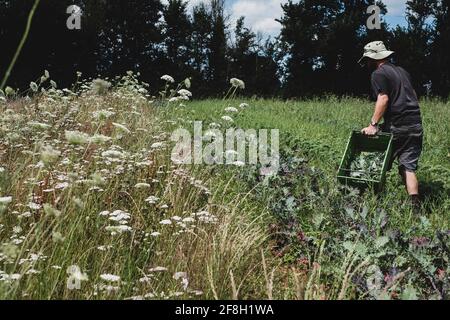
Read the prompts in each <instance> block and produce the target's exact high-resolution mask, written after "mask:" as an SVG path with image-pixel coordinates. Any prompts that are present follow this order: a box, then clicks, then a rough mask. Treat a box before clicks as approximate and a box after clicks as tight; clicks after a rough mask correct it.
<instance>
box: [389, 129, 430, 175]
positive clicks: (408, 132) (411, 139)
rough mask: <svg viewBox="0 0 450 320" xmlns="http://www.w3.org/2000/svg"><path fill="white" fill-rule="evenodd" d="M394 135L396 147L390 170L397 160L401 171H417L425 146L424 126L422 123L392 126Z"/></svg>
mask: <svg viewBox="0 0 450 320" xmlns="http://www.w3.org/2000/svg"><path fill="white" fill-rule="evenodd" d="M390 132H391V133H392V134H393V135H394V147H393V153H392V158H391V160H390V162H389V166H388V170H391V169H392V165H393V163H394V161H395V160H397V161H398V168H399V171H400V172H403V171H405V170H406V171H408V172H416V171H417V169H418V168H419V159H420V155H421V154H422V148H423V128H422V125H421V124H417V125H412V126H406V127H401V128H395V127H391V130H390Z"/></svg>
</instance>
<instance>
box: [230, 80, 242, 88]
mask: <svg viewBox="0 0 450 320" xmlns="http://www.w3.org/2000/svg"><path fill="white" fill-rule="evenodd" d="M230 84H231V85H232V86H233V87H235V88H239V89H245V83H244V81H242V80H239V79H237V78H232V79H231V80H230Z"/></svg>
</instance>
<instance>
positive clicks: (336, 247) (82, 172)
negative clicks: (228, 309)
mask: <svg viewBox="0 0 450 320" xmlns="http://www.w3.org/2000/svg"><path fill="white" fill-rule="evenodd" d="M107 80H108V79H107ZM109 81H110V82H107V81H105V80H94V81H89V82H88V81H81V80H80V81H79V82H77V83H76V84H75V85H74V87H73V88H70V89H64V90H60V89H58V88H57V84H56V83H55V82H53V81H52V82H50V79H49V75H48V74H47V73H46V74H45V75H44V76H43V78H41V80H40V81H38V82H37V83H32V85H31V86H30V90H29V92H26V93H25V94H28V95H29V96H30V97H31V98H24V97H23V96H24V94H22V95H20V96H19V95H16V94H15V93H14V92H12V91H11V90H9V92H6V90H5V92H4V93H0V108H1V117H0V139H1V140H0V298H2V299H446V298H448V297H449V296H448V295H449V290H450V287H449V285H450V277H449V272H450V269H449V267H448V260H449V257H450V249H449V248H450V231H449V230H450V133H449V130H448V129H449V123H450V106H449V104H448V103H443V102H440V101H438V100H424V101H422V111H423V116H424V123H425V149H424V154H423V157H422V161H421V169H420V172H419V178H420V180H421V182H422V189H421V190H422V193H423V197H424V204H423V208H422V214H421V215H415V214H413V212H412V210H411V207H410V206H409V202H408V197H407V195H406V192H405V190H404V187H403V186H402V185H401V182H400V179H399V177H398V175H397V173H396V170H392V172H390V174H389V177H388V182H387V187H386V190H385V192H384V193H382V194H381V195H375V194H374V193H372V192H371V191H367V192H364V193H360V192H358V191H357V190H352V189H347V188H343V187H342V186H339V185H338V184H337V181H336V172H337V169H338V166H339V162H340V159H341V156H342V154H343V152H344V149H345V145H346V142H347V139H348V137H349V135H350V133H351V131H352V130H354V129H360V128H362V127H363V126H365V125H366V124H367V121H368V119H370V115H371V112H372V105H371V103H369V102H368V101H366V100H363V99H356V98H336V97H324V98H322V99H315V100H308V101H289V100H288V101H281V100H259V99H246V98H239V96H237V94H238V93H239V92H240V91H239V90H240V87H243V86H241V85H240V83H239V82H237V83H231V88H230V91H229V93H228V94H227V96H226V97H225V98H224V99H221V100H200V101H196V100H192V97H191V93H190V92H189V88H190V86H191V84H190V81H188V80H187V81H184V82H182V83H180V84H178V85H176V84H175V83H173V79H172V78H171V77H169V76H166V77H163V79H162V83H165V86H163V89H162V90H161V92H160V93H159V94H156V92H155V91H156V90H155V89H154V88H149V86H148V85H147V84H145V83H141V82H139V81H138V80H137V75H135V74H133V73H128V74H127V75H126V76H124V77H122V78H116V79H114V80H109ZM111 83H112V84H111ZM194 98H195V97H194ZM190 100H192V101H190ZM193 121H203V123H204V125H205V126H211V125H212V126H214V127H218V128H222V129H223V128H227V127H230V126H233V127H236V128H243V129H249V128H251V129H279V130H280V139H281V143H280V148H281V149H280V151H281V167H280V170H279V172H278V174H277V175H274V176H272V177H266V178H263V177H261V176H260V175H259V171H258V169H259V168H257V167H255V166H207V165H192V166H191V165H177V164H174V163H173V162H172V161H171V158H170V156H171V149H172V145H173V143H172V142H171V141H170V135H171V133H172V132H173V131H174V130H175V129H177V128H180V127H182V128H186V129H188V130H190V129H192V124H193Z"/></svg>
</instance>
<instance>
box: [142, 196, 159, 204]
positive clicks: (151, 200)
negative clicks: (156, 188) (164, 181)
mask: <svg viewBox="0 0 450 320" xmlns="http://www.w3.org/2000/svg"><path fill="white" fill-rule="evenodd" d="M158 201H159V198H158V197H155V196H150V197H148V198H147V199H145V202H148V203H149V204H155V203H156V202H158Z"/></svg>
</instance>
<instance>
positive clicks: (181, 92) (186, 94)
mask: <svg viewBox="0 0 450 320" xmlns="http://www.w3.org/2000/svg"><path fill="white" fill-rule="evenodd" d="M178 94H179V95H180V96H181V97H187V98H188V99H189V98H190V97H192V92H190V91H189V90H186V89H181V90H179V91H178Z"/></svg>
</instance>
